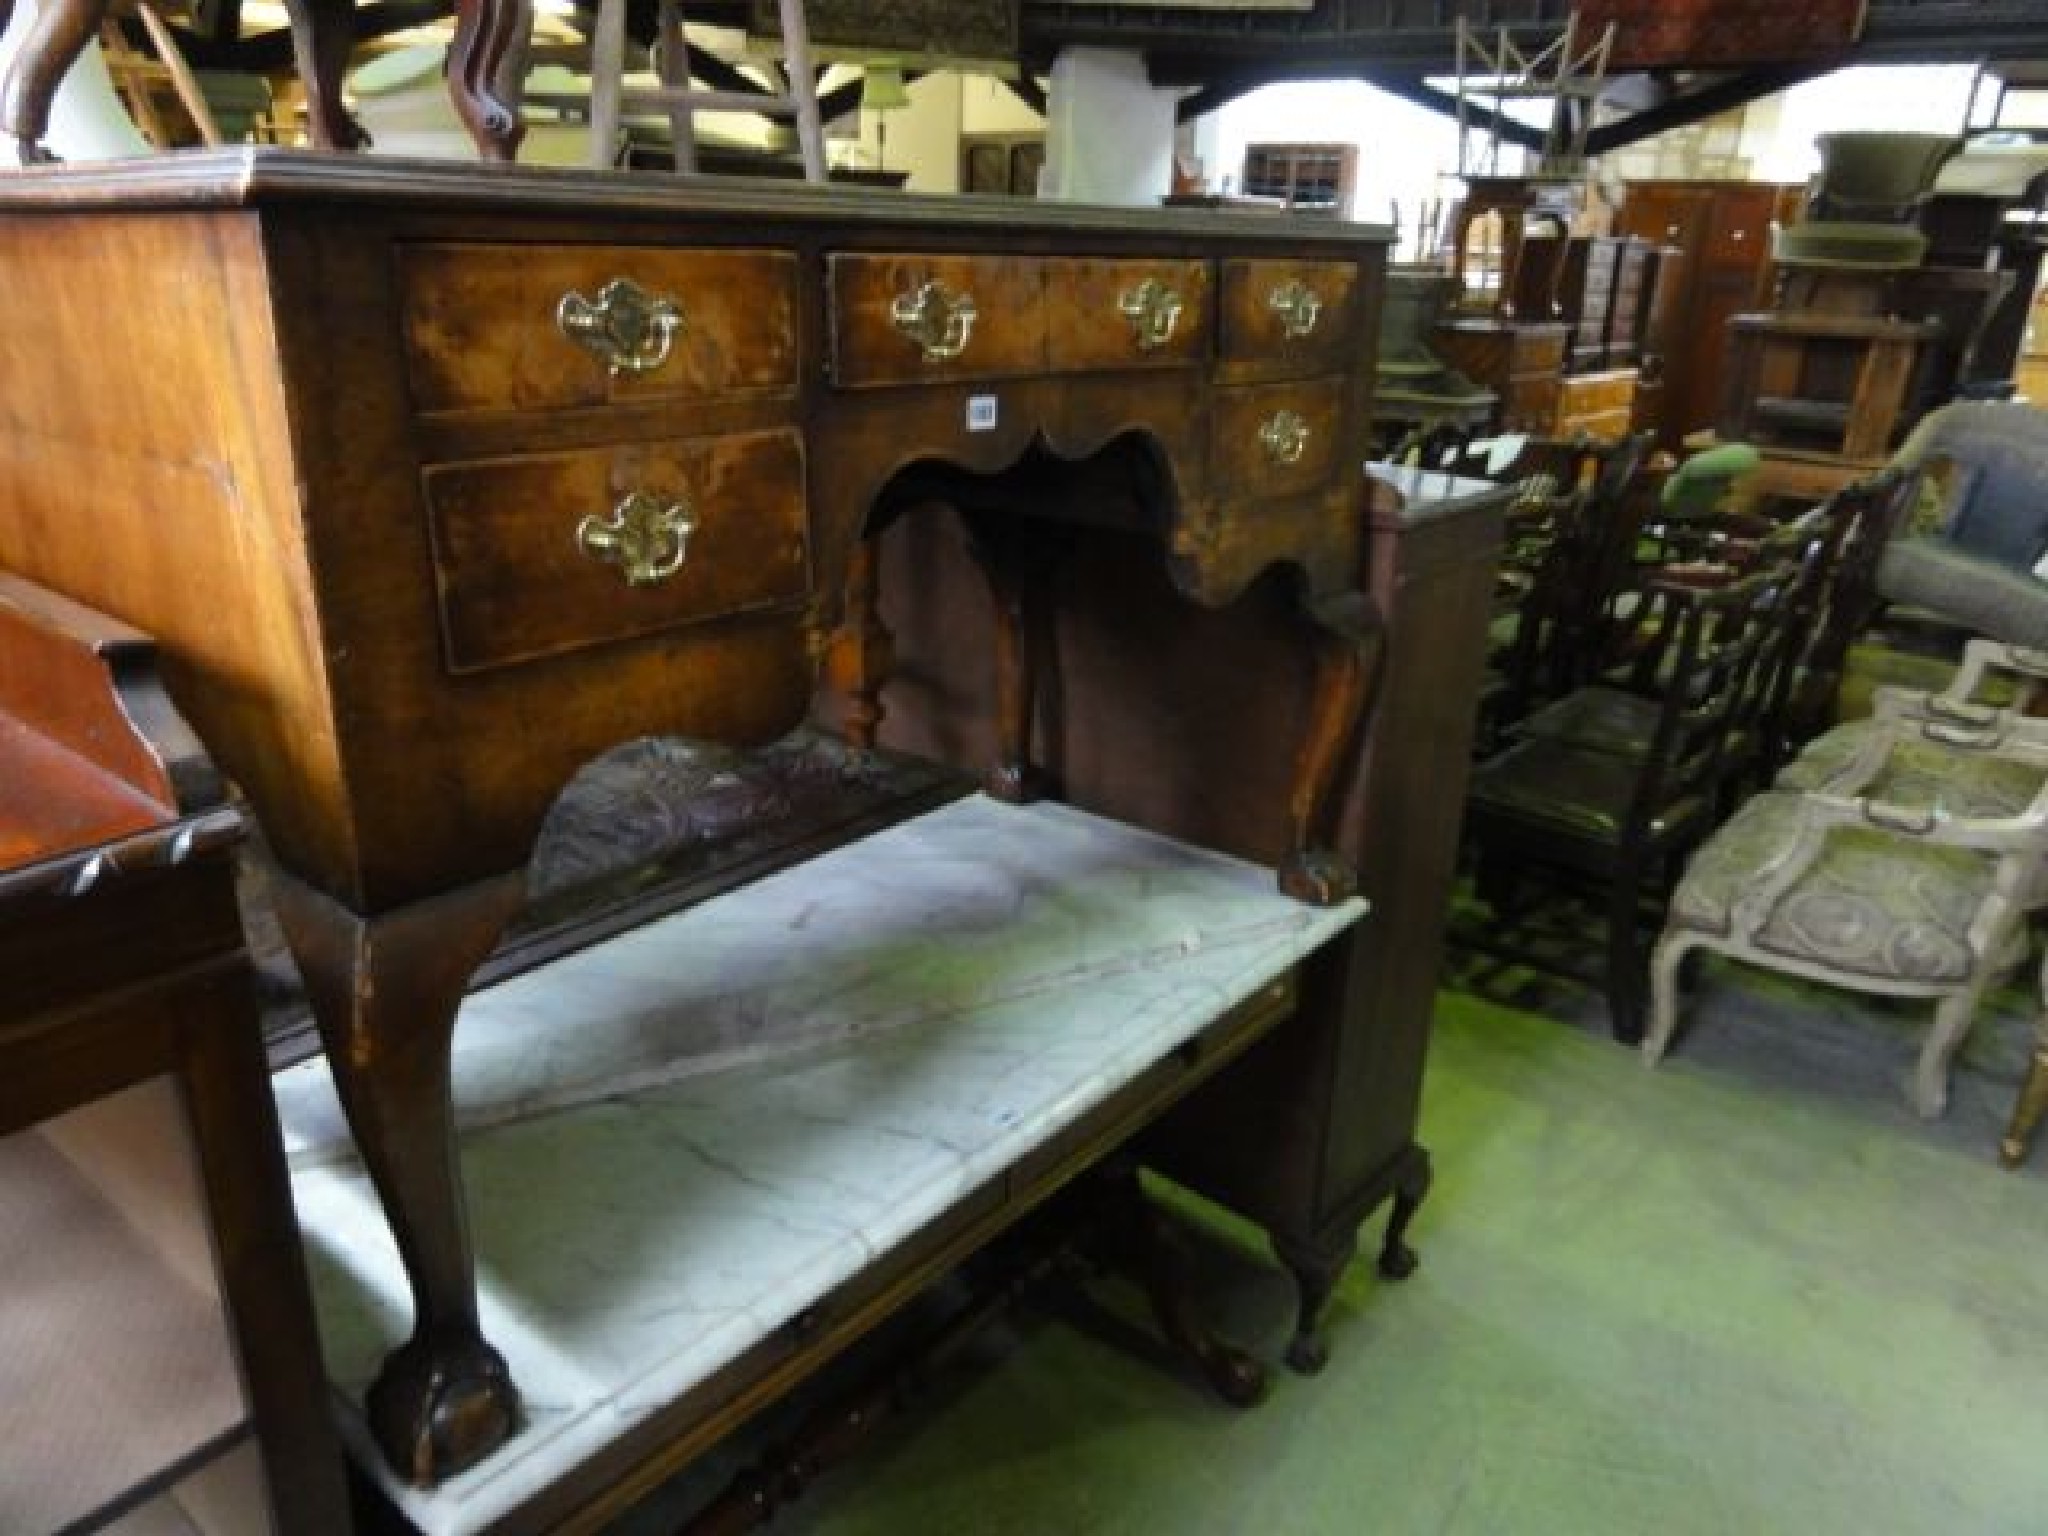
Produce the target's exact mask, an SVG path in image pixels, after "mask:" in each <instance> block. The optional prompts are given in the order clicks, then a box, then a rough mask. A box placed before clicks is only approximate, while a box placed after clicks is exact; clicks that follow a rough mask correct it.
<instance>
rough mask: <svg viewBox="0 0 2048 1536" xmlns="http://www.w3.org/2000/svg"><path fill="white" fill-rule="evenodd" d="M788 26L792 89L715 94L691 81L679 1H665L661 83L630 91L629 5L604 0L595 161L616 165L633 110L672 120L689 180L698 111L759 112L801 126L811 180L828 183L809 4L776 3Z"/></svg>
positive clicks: (596, 74) (658, 26)
mask: <svg viewBox="0 0 2048 1536" xmlns="http://www.w3.org/2000/svg"><path fill="white" fill-rule="evenodd" d="M777 5H778V8H779V11H780V15H781V20H782V56H783V70H784V73H785V74H786V75H787V77H788V82H789V85H788V89H787V90H785V91H779V92H766V93H761V94H755V93H753V92H749V91H729V90H708V89H704V88H702V87H698V86H694V85H692V84H691V83H690V55H689V48H688V46H687V44H686V42H685V39H684V35H683V10H682V5H681V3H680V0H659V4H658V7H657V10H656V23H655V40H656V50H655V51H656V57H657V61H658V68H659V75H660V79H661V84H660V85H659V86H656V87H653V88H651V89H629V88H628V87H627V86H626V85H625V79H624V77H625V72H626V0H598V7H597V22H596V25H595V27H594V28H593V30H592V32H591V43H590V161H591V164H592V165H595V166H599V167H604V166H609V165H612V164H614V163H615V162H616V160H617V156H618V150H619V132H620V123H621V120H622V118H623V117H624V115H625V113H627V112H629V111H635V110H639V111H651V110H660V111H664V112H666V113H667V114H668V120H669V131H670V134H671V137H672V142H673V144H674V152H675V168H676V170H677V171H679V172H682V173H684V174H691V173H694V172H695V171H696V169H697V133H696V126H695V124H694V122H693V121H692V115H693V114H694V113H697V112H758V113H761V114H763V115H765V116H767V117H771V118H779V119H788V120H790V121H793V122H794V123H795V124H796V138H797V147H798V150H799V152H800V153H801V154H802V156H803V163H804V179H805V180H806V181H823V180H825V177H826V169H825V128H824V123H823V121H822V120H821V118H820V117H819V113H818V77H817V72H816V70H815V69H814V68H813V67H812V63H811V43H810V32H809V29H808V28H807V27H806V25H805V23H804V8H803V0H777Z"/></svg>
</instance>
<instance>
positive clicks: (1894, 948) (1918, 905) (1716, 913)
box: [1671, 792, 1994, 986]
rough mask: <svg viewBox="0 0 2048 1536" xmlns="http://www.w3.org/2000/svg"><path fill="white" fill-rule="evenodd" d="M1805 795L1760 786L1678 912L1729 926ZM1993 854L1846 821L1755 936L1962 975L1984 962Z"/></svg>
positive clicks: (1887, 972) (1833, 954)
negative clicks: (1974, 926)
mask: <svg viewBox="0 0 2048 1536" xmlns="http://www.w3.org/2000/svg"><path fill="white" fill-rule="evenodd" d="M1804 806H1805V801H1804V800H1803V799H1802V797H1801V796H1799V795H1795V794H1784V793H1779V792H1772V793H1769V794H1762V795H1758V796H1757V797H1756V798H1755V799H1753V800H1751V801H1750V802H1749V803H1748V804H1747V805H1745V806H1743V808H1742V809H1741V810H1740V811H1738V812H1736V814H1735V816H1734V817H1733V818H1732V819H1731V820H1730V821H1729V822H1728V824H1727V825H1726V826H1724V827H1722V828H1721V829H1720V830H1719V831H1718V832H1716V833H1715V834H1714V835H1713V836H1712V837H1710V838H1708V839H1707V841H1706V842H1705V843H1704V844H1702V845H1701V847H1700V849H1699V851H1698V852H1697V853H1695V854H1694V855H1693V857H1692V862H1691V864H1689V865H1688V866H1687V868H1686V871H1685V878H1684V879H1682V880H1681V881H1679V883H1678V889H1677V890H1676V891H1675V892H1673V894H1672V897H1671V923H1672V926H1673V927H1677V928H1692V929H1697V930H1700V931H1702V932H1706V933H1714V934H1721V935H1726V934H1728V933H1729V932H1730V931H1731V929H1732V926H1733V912H1734V906H1735V902H1736V901H1737V900H1738V899H1739V898H1740V897H1742V896H1743V895H1744V894H1745V893H1747V892H1749V891H1751V890H1754V889H1755V888H1756V885H1757V881H1758V880H1759V878H1760V877H1761V876H1762V873H1763V870H1764V867H1765V864H1766V863H1767V861H1768V860H1769V859H1770V858H1771V857H1772V856H1773V855H1775V854H1777V853H1780V852H1781V851H1783V849H1784V848H1785V847H1786V846H1787V845H1788V844H1789V843H1790V842H1791V841H1792V839H1793V836H1794V835H1795V832H1796V829H1797V827H1798V825H1799V816H1800V814H1801V811H1802V809H1803V808H1804ZM1993 868H1994V864H1993V860H1992V859H1991V857H1990V856H1988V855H1986V854H1980V853H1972V852H1971V851H1969V850H1968V849H1963V848H1943V847H1936V846H1932V845H1929V844H1925V843H1917V842H1914V841H1913V840H1912V839H1910V838H1907V837H1904V836H1901V835H1899V834H1896V833H1890V832H1885V831H1881V830H1879V829H1878V828H1875V827H1838V828H1835V829H1834V830H1832V831H1831V832H1830V833H1829V834H1828V838H1827V841H1826V843H1825V844H1824V845H1823V846H1822V849H1821V852H1820V856H1819V857H1818V858H1817V859H1815V861H1814V862H1813V864H1812V865H1811V866H1810V867H1809V868H1808V869H1807V870H1806V872H1805V873H1804V874H1802V875H1801V876H1800V877H1799V878H1798V879H1797V880H1795V881H1793V883H1792V884H1791V886H1790V887H1788V888H1787V889H1786V891H1785V892H1784V894H1783V895H1782V896H1780V897H1779V899H1778V901H1777V903H1776V904H1775V906H1773V908H1772V909H1771V912H1770V914H1769V915H1768V916H1767V917H1766V918H1765V920H1764V922H1763V924H1762V926H1761V927H1760V928H1759V929H1758V931H1757V932H1756V934H1755V935H1754V936H1753V939H1752V942H1754V943H1755V944H1756V946H1757V947H1758V948H1759V949H1762V950H1765V951H1767V952H1769V953H1772V954H1779V955H1784V956H1786V957H1788V958H1790V959H1794V960H1802V961H1806V962H1809V963H1813V964H1817V965H1821V966H1825V967H1826V968H1828V969H1829V970H1834V971H1840V972H1843V973H1845V974H1848V975H1852V976H1868V977H1870V978H1872V979H1873V980H1879V981H1895V982H1911V983H1917V984H1925V985H1934V986H1938V985H1942V984H1946V983H1960V982H1962V981H1965V980H1967V979H1968V978H1969V977H1970V975H1971V974H1972V973H1973V972H1974V971H1975V970H1976V969H1977V965H1978V957H1977V953H1976V951H1975V950H1974V949H1973V948H1972V947H1971V944H1970V932H1969V930H1970V922H1971V919H1972V918H1974V917H1975V916H1976V915H1977V911H1978V909H1979V908H1980V907H1981V906H1983V904H1984V898H1985V897H1986V896H1987V895H1988V894H1989V893H1990V890H1991V881H1992V874H1993Z"/></svg>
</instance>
